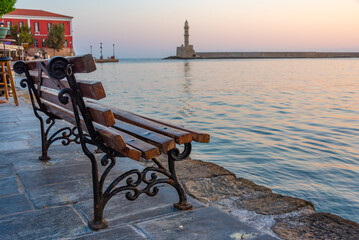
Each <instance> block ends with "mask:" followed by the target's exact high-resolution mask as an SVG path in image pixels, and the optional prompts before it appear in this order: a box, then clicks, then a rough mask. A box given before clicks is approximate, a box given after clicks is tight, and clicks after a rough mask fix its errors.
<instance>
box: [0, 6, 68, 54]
mask: <svg viewBox="0 0 359 240" xmlns="http://www.w3.org/2000/svg"><path fill="white" fill-rule="evenodd" d="M72 18H73V17H69V16H65V15H61V14H57V13H51V12H47V11H42V10H33V9H19V8H17V9H15V10H14V11H13V12H11V13H8V14H5V15H3V16H2V18H1V21H2V22H4V24H5V26H6V27H11V26H14V25H15V24H16V25H18V26H20V27H21V26H23V25H24V26H25V25H28V26H30V28H31V32H32V33H34V34H35V35H34V44H33V45H32V46H31V49H30V50H29V54H33V53H35V52H37V51H40V49H42V52H43V51H45V52H46V53H47V54H48V55H50V56H52V55H53V50H50V49H49V48H46V43H45V40H46V38H47V34H48V32H49V30H50V29H51V27H52V26H53V24H60V25H62V26H63V27H64V28H65V39H66V40H65V44H64V48H63V50H61V51H60V52H56V55H65V56H68V55H73V54H74V51H73V39H72ZM40 52H41V51H40Z"/></svg>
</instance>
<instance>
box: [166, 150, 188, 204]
mask: <svg viewBox="0 0 359 240" xmlns="http://www.w3.org/2000/svg"><path fill="white" fill-rule="evenodd" d="M181 155H182V156H181ZM183 155H186V154H183V153H182V154H180V151H179V150H178V149H177V148H175V149H172V150H171V151H169V152H168V170H169V172H170V173H171V176H172V179H170V180H169V183H170V184H171V185H172V186H173V187H174V188H175V189H176V190H177V193H178V197H179V201H178V203H175V204H173V206H174V208H176V209H178V210H181V211H184V210H189V209H192V208H193V206H192V205H191V204H190V203H188V201H187V195H186V191H185V190H184V188H183V186H182V184H181V183H180V181H179V180H178V177H177V174H176V168H175V161H178V160H182V159H184V158H186V157H187V156H188V155H189V153H188V155H186V156H185V157H184V158H182V157H183Z"/></svg>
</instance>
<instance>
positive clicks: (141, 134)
mask: <svg viewBox="0 0 359 240" xmlns="http://www.w3.org/2000/svg"><path fill="white" fill-rule="evenodd" d="M112 127H113V128H116V129H118V130H121V131H122V132H126V133H128V134H130V135H132V136H135V137H137V138H140V139H142V140H143V141H145V142H148V143H151V144H153V145H156V146H158V147H160V150H161V152H164V153H166V152H168V151H169V150H171V149H173V148H174V147H175V146H176V144H175V142H174V141H173V139H172V138H170V137H167V136H164V135H162V134H159V133H156V132H153V131H150V130H148V129H144V128H141V127H138V126H135V125H132V124H130V123H127V122H124V121H120V120H116V124H115V125H113V126H112Z"/></svg>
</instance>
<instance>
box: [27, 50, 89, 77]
mask: <svg viewBox="0 0 359 240" xmlns="http://www.w3.org/2000/svg"><path fill="white" fill-rule="evenodd" d="M66 59H67V60H68V61H69V62H70V63H71V64H72V65H73V69H72V70H73V72H74V73H90V72H93V71H95V70H96V63H95V60H94V59H93V57H92V55H91V54H86V55H82V56H74V57H67V58H66ZM48 61H49V60H35V61H27V62H25V63H26V64H27V67H28V69H29V70H32V71H34V70H37V69H38V67H39V65H38V63H39V62H42V63H44V64H45V65H47V63H48Z"/></svg>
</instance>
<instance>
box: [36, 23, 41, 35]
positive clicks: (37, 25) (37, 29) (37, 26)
mask: <svg viewBox="0 0 359 240" xmlns="http://www.w3.org/2000/svg"><path fill="white" fill-rule="evenodd" d="M36 32H40V30H39V23H38V22H36V23H35V33H36Z"/></svg>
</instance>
